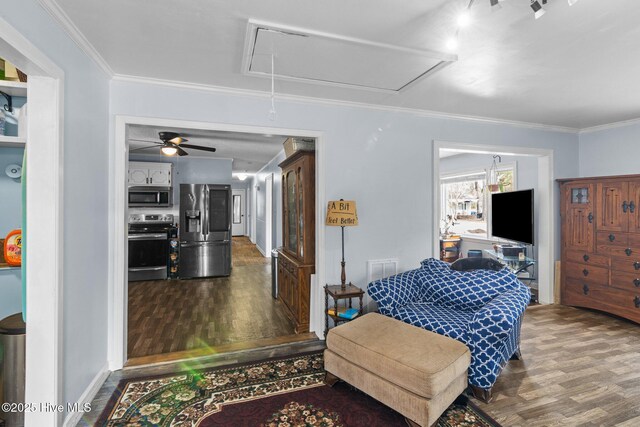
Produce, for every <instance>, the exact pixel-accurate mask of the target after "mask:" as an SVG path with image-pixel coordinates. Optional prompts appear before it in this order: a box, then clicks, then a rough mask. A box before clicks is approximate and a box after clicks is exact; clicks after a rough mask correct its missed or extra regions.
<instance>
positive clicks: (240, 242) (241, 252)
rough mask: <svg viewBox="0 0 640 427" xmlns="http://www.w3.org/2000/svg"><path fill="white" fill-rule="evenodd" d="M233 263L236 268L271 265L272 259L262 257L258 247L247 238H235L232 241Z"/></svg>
mask: <svg viewBox="0 0 640 427" xmlns="http://www.w3.org/2000/svg"><path fill="white" fill-rule="evenodd" d="M231 251H232V254H233V256H232V257H231V263H232V264H233V266H234V267H240V266H245V265H264V264H270V263H271V258H266V257H264V256H262V254H261V253H260V251H259V250H258V248H257V247H256V245H254V244H253V243H251V240H249V237H247V236H233V239H232V240H231Z"/></svg>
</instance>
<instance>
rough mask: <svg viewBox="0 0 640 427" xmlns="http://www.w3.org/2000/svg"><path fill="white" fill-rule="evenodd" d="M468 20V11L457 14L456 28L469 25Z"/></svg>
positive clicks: (469, 20)
mask: <svg viewBox="0 0 640 427" xmlns="http://www.w3.org/2000/svg"><path fill="white" fill-rule="evenodd" d="M470 22H471V16H470V15H469V12H466V11H465V12H462V13H461V14H460V15H458V28H464V27H466V26H467V25H469V23H470Z"/></svg>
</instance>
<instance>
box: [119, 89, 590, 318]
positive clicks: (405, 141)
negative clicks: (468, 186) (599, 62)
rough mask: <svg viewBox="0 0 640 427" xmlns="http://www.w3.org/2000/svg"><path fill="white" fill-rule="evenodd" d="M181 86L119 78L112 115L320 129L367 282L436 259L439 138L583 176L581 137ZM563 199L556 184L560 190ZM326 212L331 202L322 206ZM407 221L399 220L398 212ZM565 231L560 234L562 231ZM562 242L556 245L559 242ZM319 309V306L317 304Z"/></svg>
mask: <svg viewBox="0 0 640 427" xmlns="http://www.w3.org/2000/svg"><path fill="white" fill-rule="evenodd" d="M276 106H277V109H278V118H277V119H276V120H275V121H273V122H272V121H270V120H269V118H268V111H269V108H270V106H269V100H268V99H267V98H263V97H252V96H249V95H232V94H228V93H216V92H212V91H197V90H184V89H180V88H173V87H165V86H160V85H153V84H143V83H134V82H126V81H119V80H114V81H113V82H112V84H111V114H112V115H116V114H121V115H129V116H148V117H166V118H175V119H184V120H196V121H206V122H213V123H231V124H240V125H254V126H266V127H278V128H289V129H309V130H315V131H322V132H324V137H323V139H322V141H323V143H324V144H326V150H327V151H326V160H327V165H328V166H327V173H326V176H325V177H321V179H324V180H325V183H326V197H327V200H332V199H340V198H344V199H354V200H356V201H357V203H358V216H359V220H360V225H359V226H358V227H352V228H350V229H349V230H347V232H346V233H345V247H346V249H345V250H346V261H347V279H348V280H351V281H353V282H354V283H355V284H358V285H361V286H366V283H365V282H366V261H367V260H369V259H382V258H398V259H399V260H400V265H399V268H400V270H406V269H409V268H414V267H416V266H417V265H418V263H419V261H420V260H422V259H424V258H425V257H427V256H430V255H432V242H433V238H434V236H432V233H433V232H432V230H433V223H432V221H433V218H432V215H431V212H432V201H433V196H432V188H433V187H432V182H431V181H432V172H431V164H432V151H433V141H434V140H443V141H456V142H461V143H473V144H488V145H513V146H520V147H536V148H549V149H553V150H554V161H555V164H554V171H555V178H559V177H568V176H575V175H576V174H577V173H578V159H577V156H576V155H575V153H576V152H577V150H578V138H577V135H575V134H571V133H560V132H555V131H547V130H540V129H530V128H523V127H517V126H510V125H503V124H491V123H484V122H475V121H463V120H456V119H443V118H434V117H426V116H425V117H422V116H419V115H416V114H410V113H404V112H390V111H384V110H380V109H369V108H356V107H351V106H339V105H327V104H326V103H306V102H297V101H296V102H294V101H285V100H278V99H276ZM554 197H555V199H556V203H557V201H558V194H557V190H556V192H555V194H554ZM318 210H319V212H320V214H321V215H323V214H324V210H325V207H324V206H318ZM399 216H400V217H401V218H400V219H398V217H399ZM324 230H325V233H326V234H325V236H326V248H325V250H326V256H327V271H326V272H325V273H326V278H327V280H328V281H332V282H337V281H338V280H339V278H340V232H339V230H337V229H324ZM557 234H558V235H559V233H557ZM557 244H558V245H559V242H557ZM316 309H318V308H316Z"/></svg>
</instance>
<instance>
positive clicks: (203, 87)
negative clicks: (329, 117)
mask: <svg viewBox="0 0 640 427" xmlns="http://www.w3.org/2000/svg"><path fill="white" fill-rule="evenodd" d="M113 80H114V81H121V82H127V83H139V84H148V85H157V86H165V87H172V88H177V89H188V90H198V91H203V92H213V93H218V94H230V95H240V96H249V97H259V98H270V97H271V93H269V92H264V91H257V90H250V89H236V88H231V87H226V86H214V85H209V84H203V83H189V82H182V81H177V80H164V79H156V78H150V77H139V76H131V75H125V74H115V75H114V76H113ZM277 99H279V100H281V101H291V102H300V103H306V104H316V105H328V106H333V107H336V106H338V107H350V108H366V109H369V110H376V111H384V112H392V113H407V114H412V115H416V116H420V117H429V118H440V119H451V120H461V121H467V122H476V123H486V124H495V125H508V126H515V127H521V128H527V129H537V130H545V131H551V132H563V133H573V134H577V133H578V132H579V131H580V129H578V128H572V127H566V126H554V125H545V124H540V123H531V122H521V121H517V120H505V119H496V118H491V117H482V116H468V115H462V114H452V113H443V112H439V111H432V110H421V109H417V108H406V107H394V106H388V105H377V104H367V103H364V102H355V101H343V100H338V99H323V98H314V97H310V96H302V95H287V94H279V95H277Z"/></svg>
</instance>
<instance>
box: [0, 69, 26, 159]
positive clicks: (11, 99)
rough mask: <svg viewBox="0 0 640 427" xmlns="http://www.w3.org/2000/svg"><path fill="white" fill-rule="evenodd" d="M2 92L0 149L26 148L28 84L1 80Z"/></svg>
mask: <svg viewBox="0 0 640 427" xmlns="http://www.w3.org/2000/svg"><path fill="white" fill-rule="evenodd" d="M0 92H2V95H0V147H17V148H24V145H25V143H26V142H27V138H26V129H27V120H26V106H25V105H24V104H25V103H26V101H27V98H26V96H27V84H26V83H23V82H14V81H8V80H0Z"/></svg>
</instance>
